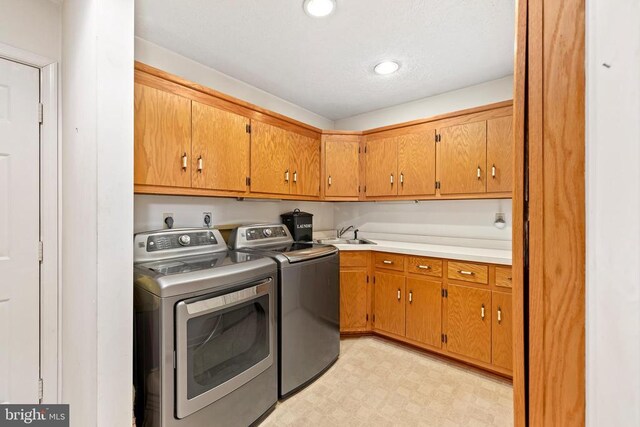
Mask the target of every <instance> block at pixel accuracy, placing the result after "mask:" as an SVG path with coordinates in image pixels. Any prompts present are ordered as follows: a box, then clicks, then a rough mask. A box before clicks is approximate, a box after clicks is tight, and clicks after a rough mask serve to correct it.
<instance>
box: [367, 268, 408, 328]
mask: <svg viewBox="0 0 640 427" xmlns="http://www.w3.org/2000/svg"><path fill="white" fill-rule="evenodd" d="M374 286H375V289H374V293H375V313H376V317H375V328H376V329H380V330H382V331H386V332H391V333H393V334H396V335H404V315H405V313H404V291H405V286H404V276H401V275H398V274H389V273H380V272H379V271H376V275H375V285H374Z"/></svg>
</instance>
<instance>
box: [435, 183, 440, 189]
mask: <svg viewBox="0 0 640 427" xmlns="http://www.w3.org/2000/svg"><path fill="white" fill-rule="evenodd" d="M439 189H440V181H436V190H439Z"/></svg>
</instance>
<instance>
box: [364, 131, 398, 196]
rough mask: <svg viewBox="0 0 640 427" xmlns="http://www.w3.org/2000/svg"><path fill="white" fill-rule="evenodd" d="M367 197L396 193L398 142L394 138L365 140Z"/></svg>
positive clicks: (393, 194)
mask: <svg viewBox="0 0 640 427" xmlns="http://www.w3.org/2000/svg"><path fill="white" fill-rule="evenodd" d="M366 161H367V164H366V179H367V183H366V187H367V193H366V195H367V197H375V196H395V195H396V194H398V190H397V181H398V144H397V141H396V139H395V138H380V139H375V140H372V141H367V155H366Z"/></svg>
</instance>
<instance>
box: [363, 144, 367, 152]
mask: <svg viewBox="0 0 640 427" xmlns="http://www.w3.org/2000/svg"><path fill="white" fill-rule="evenodd" d="M364 154H367V146H366V145H365V146H364Z"/></svg>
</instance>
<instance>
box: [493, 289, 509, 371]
mask: <svg viewBox="0 0 640 427" xmlns="http://www.w3.org/2000/svg"><path fill="white" fill-rule="evenodd" d="M491 298H492V301H491V304H492V306H493V327H492V334H491V338H492V341H491V355H492V361H491V363H493V364H494V365H496V366H500V367H502V368H505V369H509V370H512V369H513V337H512V330H513V322H512V319H513V315H512V313H511V310H512V305H511V294H508V293H506V292H495V291H494V292H492V296H491Z"/></svg>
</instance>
